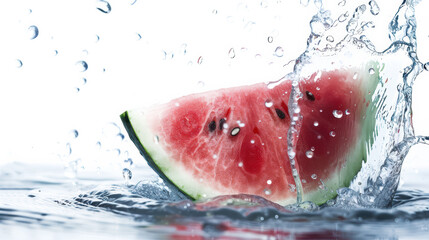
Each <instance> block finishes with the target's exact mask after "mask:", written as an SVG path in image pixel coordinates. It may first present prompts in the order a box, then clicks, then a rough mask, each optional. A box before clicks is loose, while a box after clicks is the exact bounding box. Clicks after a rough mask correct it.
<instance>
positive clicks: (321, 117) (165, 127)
mask: <svg viewBox="0 0 429 240" xmlns="http://www.w3.org/2000/svg"><path fill="white" fill-rule="evenodd" d="M368 67H372V68H374V69H377V68H376V67H375V66H366V67H365V68H361V69H340V70H333V71H328V72H319V75H317V74H313V75H312V76H310V77H309V78H306V79H303V80H301V81H300V84H299V88H300V91H301V93H302V98H301V99H300V100H299V106H300V114H301V115H302V125H301V128H300V134H299V137H298V141H297V146H296V150H297V151H296V168H297V170H298V173H299V176H300V179H301V181H302V187H303V191H304V195H303V199H304V200H311V201H314V202H316V203H323V202H325V201H327V200H328V199H330V198H332V197H334V196H335V194H336V193H335V190H336V189H337V188H339V187H344V186H348V184H349V183H350V181H351V180H352V178H353V177H354V176H355V175H356V174H357V172H358V171H359V170H360V168H361V164H362V160H364V159H365V157H366V148H367V145H368V144H367V139H368V137H369V136H368V135H371V134H372V131H373V124H372V123H373V120H372V119H371V118H372V117H373V114H372V115H371V113H372V112H369V110H368V109H369V106H370V105H369V103H370V100H371V96H372V92H373V90H374V89H373V88H374V82H376V81H375V80H374V79H375V78H376V77H377V78H378V69H377V72H376V74H372V76H370V75H368V71H366V69H368ZM375 85H376V84H375ZM290 92H291V82H290V81H283V82H281V83H280V84H279V85H278V86H276V87H274V88H272V89H269V88H268V87H267V85H266V84H264V83H260V84H255V85H250V86H243V87H235V88H229V89H221V90H216V91H210V92H206V93H199V94H193V95H189V96H185V97H182V98H178V99H175V100H173V101H171V102H169V103H166V104H163V105H159V106H155V107H153V108H150V109H144V110H142V109H140V110H131V111H127V112H125V113H123V114H122V115H121V118H122V121H123V123H124V125H125V127H126V129H127V131H128V133H129V135H130V137H131V139H132V140H133V142H134V143H135V145H136V146H137V147H138V148H139V149H140V151H141V153H142V154H143V155H144V156H145V158H146V160H147V161H148V163H149V165H150V166H151V167H152V168H154V170H155V171H157V172H158V174H159V175H160V176H161V177H163V178H164V179H165V180H167V181H169V182H170V183H172V184H173V185H175V186H176V187H177V188H178V189H179V190H180V191H182V192H183V193H185V194H187V195H188V196H190V197H191V198H193V199H201V198H207V197H214V196H218V195H225V194H238V193H246V194H254V195H259V196H263V197H265V198H267V199H269V200H271V201H274V202H277V203H281V204H288V203H293V202H294V201H296V190H295V181H294V178H293V177H292V171H291V166H290V162H289V159H288V154H287V138H286V135H287V132H288V129H289V126H290V115H289V108H288V101H289V95H290ZM368 114H369V115H371V116H370V117H368V116H367V115H368Z"/></svg>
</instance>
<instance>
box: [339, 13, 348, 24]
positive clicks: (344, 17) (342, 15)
mask: <svg viewBox="0 0 429 240" xmlns="http://www.w3.org/2000/svg"><path fill="white" fill-rule="evenodd" d="M348 17H349V13H348V12H346V13H344V14H341V15H340V16H339V17H338V22H344V21H346V20H347V18H348Z"/></svg>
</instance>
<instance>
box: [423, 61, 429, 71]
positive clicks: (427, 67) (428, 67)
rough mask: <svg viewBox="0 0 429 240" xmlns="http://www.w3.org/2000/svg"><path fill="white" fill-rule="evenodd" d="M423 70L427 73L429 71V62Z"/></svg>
mask: <svg viewBox="0 0 429 240" xmlns="http://www.w3.org/2000/svg"><path fill="white" fill-rule="evenodd" d="M423 68H424V69H425V70H426V71H429V62H427V63H425V64H424V65H423Z"/></svg>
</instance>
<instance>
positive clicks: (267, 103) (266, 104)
mask: <svg viewBox="0 0 429 240" xmlns="http://www.w3.org/2000/svg"><path fill="white" fill-rule="evenodd" d="M272 106H273V102H271V101H270V100H267V101H265V107H267V108H269V107H272Z"/></svg>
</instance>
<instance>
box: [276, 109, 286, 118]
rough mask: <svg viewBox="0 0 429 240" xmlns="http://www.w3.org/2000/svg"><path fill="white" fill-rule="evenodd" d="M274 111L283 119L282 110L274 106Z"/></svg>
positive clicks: (284, 115)
mask: <svg viewBox="0 0 429 240" xmlns="http://www.w3.org/2000/svg"><path fill="white" fill-rule="evenodd" d="M276 113H277V116H279V118H280V119H285V117H286V114H285V113H284V112H283V111H282V110H280V109H278V108H276Z"/></svg>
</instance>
